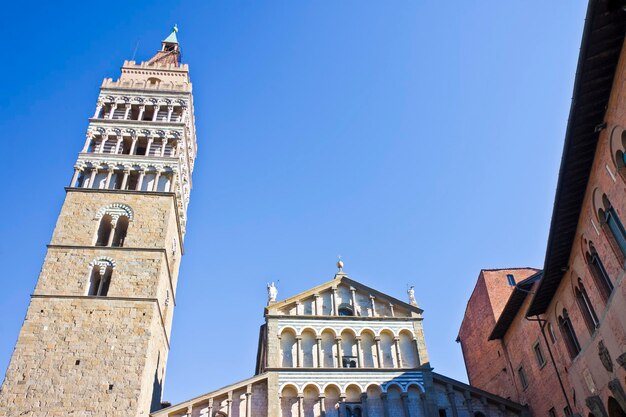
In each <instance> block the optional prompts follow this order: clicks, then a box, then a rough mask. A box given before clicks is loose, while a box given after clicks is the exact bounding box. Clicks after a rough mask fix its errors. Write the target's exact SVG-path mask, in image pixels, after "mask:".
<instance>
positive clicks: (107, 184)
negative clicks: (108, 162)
mask: <svg viewBox="0 0 626 417" xmlns="http://www.w3.org/2000/svg"><path fill="white" fill-rule="evenodd" d="M112 176H113V168H111V167H109V171H108V173H107V180H106V181H105V183H104V189H105V190H108V189H109V184H110V183H111V177H112Z"/></svg>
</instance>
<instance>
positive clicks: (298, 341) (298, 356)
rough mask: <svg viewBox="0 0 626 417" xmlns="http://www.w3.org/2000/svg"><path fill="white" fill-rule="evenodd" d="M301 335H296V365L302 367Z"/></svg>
mask: <svg viewBox="0 0 626 417" xmlns="http://www.w3.org/2000/svg"><path fill="white" fill-rule="evenodd" d="M302 356H303V355H302V336H296V366H297V367H298V368H302Z"/></svg>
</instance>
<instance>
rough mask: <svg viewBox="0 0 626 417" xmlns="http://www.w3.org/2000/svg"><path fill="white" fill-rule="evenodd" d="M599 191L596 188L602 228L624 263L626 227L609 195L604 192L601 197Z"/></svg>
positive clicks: (598, 213) (596, 202)
mask: <svg viewBox="0 0 626 417" xmlns="http://www.w3.org/2000/svg"><path fill="white" fill-rule="evenodd" d="M599 192H600V191H599V190H598V189H596V190H595V193H596V196H595V197H594V202H595V205H596V210H597V215H598V219H599V220H600V223H601V224H602V229H603V230H604V231H605V233H606V236H607V238H608V240H609V243H610V244H611V247H612V248H613V251H614V252H615V254H616V255H617V257H618V258H619V260H620V263H621V264H623V263H624V260H625V259H626V229H624V226H623V225H622V222H621V220H620V218H619V216H618V215H617V211H616V210H615V208H614V207H613V205H612V204H611V201H610V200H609V198H608V197H607V195H606V194H602V198H601V199H599V198H598V195H599ZM598 200H600V201H598Z"/></svg>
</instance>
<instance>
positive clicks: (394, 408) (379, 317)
mask: <svg viewBox="0 0 626 417" xmlns="http://www.w3.org/2000/svg"><path fill="white" fill-rule="evenodd" d="M338 267H339V271H338V272H337V273H336V274H335V276H334V278H333V279H332V280H330V281H328V282H326V283H324V284H321V285H318V286H316V287H314V288H312V289H310V290H308V291H305V292H303V293H300V294H298V295H296V296H293V297H290V298H287V299H285V300H282V301H277V300H276V294H277V290H276V288H275V286H274V284H270V285H268V305H267V307H266V308H265V311H264V317H265V323H264V324H263V325H262V326H261V330H260V334H259V345H258V346H259V347H258V352H257V362H256V375H254V376H253V377H251V378H250V379H247V380H244V381H241V382H238V383H235V384H232V385H228V386H226V387H224V388H222V389H219V390H217V391H214V392H210V393H207V394H205V395H202V396H200V397H197V398H193V399H191V400H189V401H186V402H183V403H181V404H178V405H175V406H171V407H168V408H166V409H163V410H161V411H158V412H156V413H154V414H153V416H154V417H231V416H232V417H235V416H236V417H365V416H367V417H427V416H428V417H486V416H490V417H512V416H520V415H523V414H524V413H525V410H524V409H523V407H521V406H520V405H519V404H517V403H514V402H512V401H509V400H506V399H504V398H501V397H498V396H495V395H492V394H489V393H487V392H485V391H481V390H478V389H475V388H472V387H470V386H468V385H466V384H463V383H461V382H458V381H455V380H453V379H450V378H447V377H445V376H443V375H439V374H436V373H434V372H433V369H432V367H431V366H430V362H429V360H428V352H427V349H426V344H425V341H424V332H423V328H422V310H421V309H420V308H419V307H418V306H417V303H416V300H415V295H414V292H413V289H412V288H411V289H409V291H408V293H409V300H408V302H404V301H401V300H398V299H396V298H394V297H391V296H389V295H386V294H384V293H381V292H379V291H377V290H375V289H373V288H369V287H367V286H365V285H363V284H361V283H359V282H357V281H355V280H352V279H350V278H349V277H348V276H347V275H346V274H345V273H344V272H343V268H342V267H343V263H342V262H341V261H340V262H339V263H338Z"/></svg>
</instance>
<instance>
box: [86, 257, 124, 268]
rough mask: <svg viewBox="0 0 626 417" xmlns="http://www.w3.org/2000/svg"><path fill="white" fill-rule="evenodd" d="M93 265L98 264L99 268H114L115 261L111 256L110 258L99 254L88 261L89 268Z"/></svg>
mask: <svg viewBox="0 0 626 417" xmlns="http://www.w3.org/2000/svg"><path fill="white" fill-rule="evenodd" d="M94 266H99V267H101V268H102V267H104V268H107V267H111V268H115V267H116V266H117V263H116V262H115V260H114V259H113V258H110V257H108V256H99V257H97V258H95V259H94V260H93V261H91V262H90V263H89V268H93V267H94Z"/></svg>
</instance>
